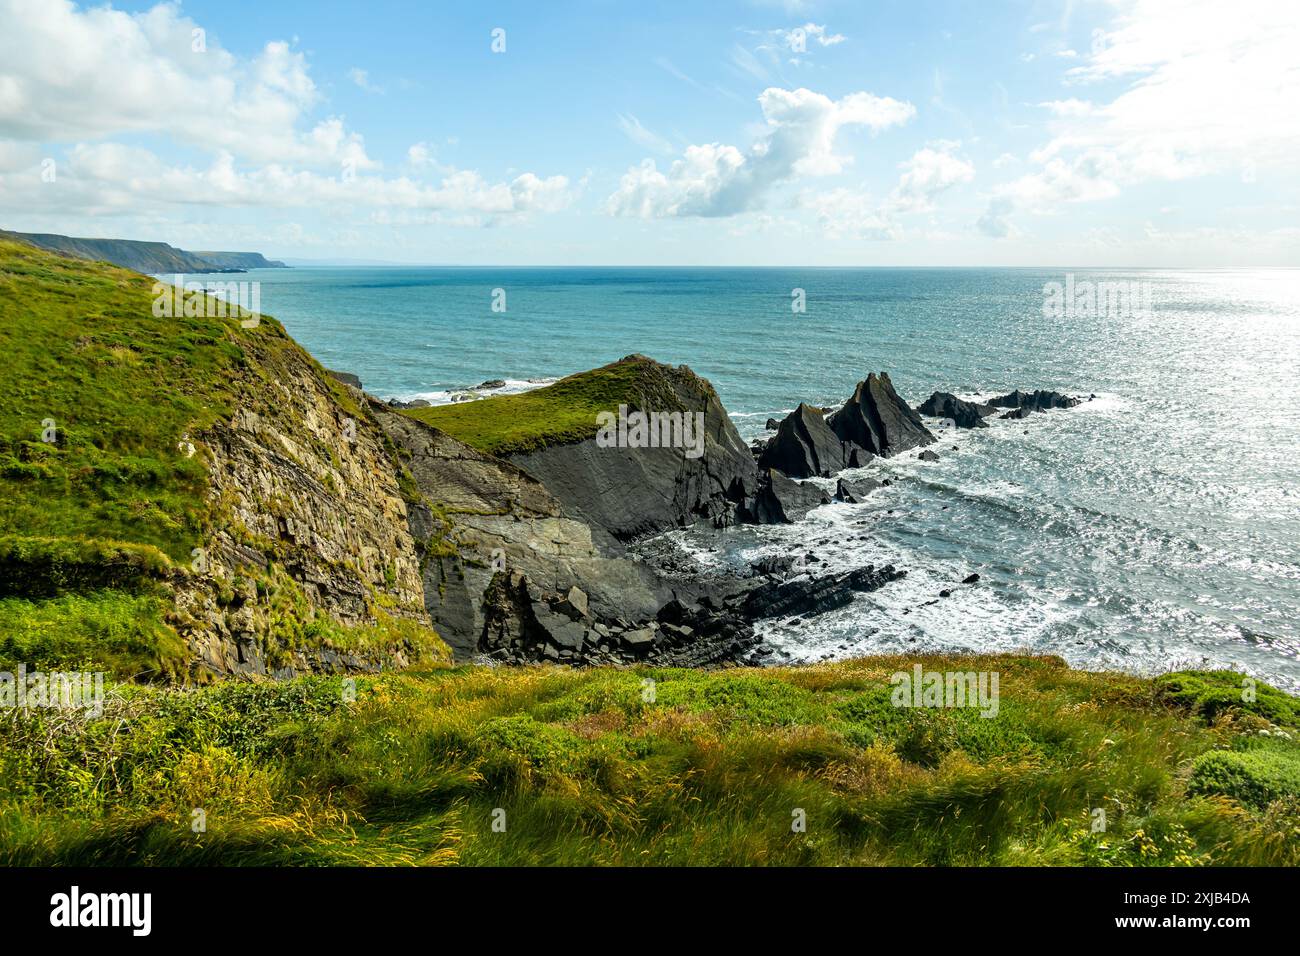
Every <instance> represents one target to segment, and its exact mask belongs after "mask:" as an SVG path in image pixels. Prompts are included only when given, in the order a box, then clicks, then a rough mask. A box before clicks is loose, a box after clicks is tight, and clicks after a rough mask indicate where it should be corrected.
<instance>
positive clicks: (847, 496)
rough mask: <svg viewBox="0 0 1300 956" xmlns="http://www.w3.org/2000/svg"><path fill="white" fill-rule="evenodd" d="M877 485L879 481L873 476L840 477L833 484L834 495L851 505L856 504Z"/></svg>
mask: <svg viewBox="0 0 1300 956" xmlns="http://www.w3.org/2000/svg"><path fill="white" fill-rule="evenodd" d="M879 487H881V485H880V482H878V481H876V479H874V478H857V479H853V480H850V479H848V478H841V479H840V480H839V481H838V482H837V483H836V485H835V497H836V498H838V499H839V500H840V501H845V502H848V503H849V504H851V505H853V504H858V503H860V502H862V501H865V500H866V497H867V495H869V494H870V493H871V492H873V491H875V490H876V489H877V488H879Z"/></svg>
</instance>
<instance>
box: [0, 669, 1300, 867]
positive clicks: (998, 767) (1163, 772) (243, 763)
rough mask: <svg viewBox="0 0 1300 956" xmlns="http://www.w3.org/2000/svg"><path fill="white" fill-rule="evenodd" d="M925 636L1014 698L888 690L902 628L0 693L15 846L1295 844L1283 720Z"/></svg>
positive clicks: (1063, 854)
mask: <svg viewBox="0 0 1300 956" xmlns="http://www.w3.org/2000/svg"><path fill="white" fill-rule="evenodd" d="M921 662H922V663H923V664H924V665H925V666H926V667H927V668H930V669H960V670H997V671H998V672H999V673H1000V679H1001V698H1000V703H1001V706H1000V710H999V713H998V716H997V717H995V718H992V719H985V718H980V717H978V716H976V715H974V714H973V712H971V711H964V710H926V711H912V710H906V709H899V708H895V707H892V706H891V705H890V704H889V702H888V701H889V692H890V689H891V688H890V685H889V683H888V681H889V675H890V674H891V673H893V672H895V671H898V670H906V669H908V668H910V667H911V665H912V664H913V663H915V659H913V658H906V659H905V658H901V657H892V658H889V657H880V658H864V659H860V660H854V661H845V662H839V663H835V664H825V665H816V666H811V667H802V668H782V669H767V670H732V671H713V672H704V671H690V670H656V669H644V668H642V669H633V670H620V669H608V668H602V669H592V670H587V671H573V670H568V669H560V668H550V667H529V668H515V669H494V668H483V667H461V668H455V669H447V670H441V671H433V672H428V673H406V674H389V675H382V676H377V677H373V678H364V679H358V681H357V684H356V695H355V699H354V700H349V699H348V695H347V694H346V690H347V687H346V685H345V684H344V683H343V682H342V681H341V680H340V679H338V678H310V679H303V680H299V681H295V682H291V683H282V684H229V683H228V684H223V685H218V686H216V687H212V688H207V689H203V690H199V691H190V692H179V691H169V690H164V689H151V688H139V687H128V688H123V689H120V690H118V691H117V692H116V693H115V694H114V695H112V699H111V701H110V703H109V706H108V708H107V711H106V713H105V715H104V717H103V718H101V719H99V720H90V719H86V718H83V717H79V716H77V715H75V714H73V713H70V712H42V711H32V712H28V713H24V714H17V713H13V712H11V713H9V714H7V715H5V714H0V863H5V864H20V865H22V864H63V865H73V864H91V865H95V864H226V865H237V864H257V865H295V864H326V865H333V864H353V865H355V864H365V865H428V864H456V863H458V864H463V865H521V864H524V865H526V864H581V865H585V864H598V865H614V864H625V865H642V864H689V865H709V864H746V865H748V864H766V865H793V864H816V865H841V864H848V865H880V864H883V865H916V864H944V865H988V864H1002V865H1080V864H1085V865H1135V864H1153V865H1207V864H1223V865H1227V864H1247V865H1249V864H1281V865H1296V864H1297V863H1300V839H1297V837H1300V781H1298V780H1297V778H1296V775H1295V772H1294V768H1295V762H1296V759H1297V753H1298V752H1300V751H1298V749H1297V748H1298V745H1297V743H1296V742H1295V740H1294V734H1295V730H1296V728H1295V727H1294V725H1288V726H1287V727H1278V726H1276V725H1270V724H1269V723H1268V722H1267V721H1266V720H1265V719H1264V718H1262V717H1260V716H1259V715H1258V714H1257V713H1253V712H1252V711H1251V710H1250V709H1249V707H1247V706H1242V707H1231V708H1224V709H1223V710H1222V711H1221V712H1220V713H1219V714H1218V715H1217V716H1216V718H1215V719H1214V720H1213V721H1208V720H1207V719H1205V717H1204V716H1203V715H1202V714H1198V713H1197V712H1196V710H1195V708H1194V707H1192V706H1188V705H1186V704H1185V703H1179V702H1172V701H1170V700H1168V699H1166V698H1165V697H1164V696H1162V694H1161V683H1160V682H1159V681H1152V680H1149V679H1142V678H1137V677H1131V676H1126V675H1119V674H1099V673H1088V672H1082V671H1073V670H1070V669H1068V668H1067V667H1065V666H1064V664H1063V663H1062V662H1060V661H1059V660H1058V659H1054V658H1026V657H1012V656H1002V657H974V658H971V657H960V658H954V657H926V658H922V659H921ZM1215 679H1216V680H1218V679H1222V680H1227V679H1230V678H1229V677H1228V676H1227V675H1218V676H1215ZM651 681H652V682H653V683H652V684H651V683H649V682H651ZM1260 686H1261V687H1262V686H1264V685H1260ZM650 688H652V689H653V694H651V693H648V690H649V689H650ZM1270 690H1271V689H1270ZM123 727H129V728H130V732H129V733H124V732H123V731H122V728H123ZM1262 729H1267V730H1268V731H1269V733H1270V735H1269V736H1267V737H1263V736H1259V735H1258V732H1259V731H1260V730H1262ZM1284 734H1290V735H1291V738H1292V739H1288V737H1287V736H1284ZM1225 760H1226V761H1228V763H1229V764H1230V765H1231V766H1229V767H1228V768H1227V769H1225V766H1224V761H1225ZM1234 760H1236V761H1237V762H1238V763H1237V764H1231V762H1232V761H1234ZM196 809H202V810H203V811H204V813H205V815H206V831H205V832H202V833H196V832H194V830H193V828H192V825H191V824H192V821H193V819H194V816H193V814H194V811H195V810H196ZM1098 809H1100V810H1104V811H1105V816H1106V821H1107V826H1106V829H1105V831H1104V832H1093V827H1092V825H1091V824H1092V822H1093V820H1094V819H1095V811H1096V810H1098ZM797 811H802V814H803V815H804V817H805V818H806V821H807V828H806V831H804V832H795V831H794V830H792V827H791V823H792V820H793V819H794V814H795V813H796V812H797ZM501 820H504V824H505V829H504V832H500V831H499V828H494V822H497V823H499V822H500V821H501Z"/></svg>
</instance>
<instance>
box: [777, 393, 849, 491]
mask: <svg viewBox="0 0 1300 956" xmlns="http://www.w3.org/2000/svg"><path fill="white" fill-rule="evenodd" d="M850 454H853V457H854V460H857V461H860V462H861V464H865V463H866V458H869V457H870V455H868V454H867V453H866V452H865V450H863V449H860V448H857V446H852V447H850V446H848V445H846V444H845V443H844V442H842V441H840V439H839V437H838V436H837V435H836V434H835V433H834V432H833V431H831V429H830V426H828V425H827V424H826V419H825V417H823V415H822V412H821V409H819V408H814V407H813V406H811V405H808V404H804V403H800V405H799V407H798V408H796V409H795V410H794V411H793V412H791V413H790V414H789V415H787V416H786V417H785V418H784V419H783V420H782V421H781V424H780V425H778V426H777V431H776V435H775V436H774V437H773V438H772V440H771V441H769V442H768V443H767V445H766V446H765V447H764V449H763V452H762V454H761V455H760V456H759V458H758V467H759V468H760V469H763V468H775V469H777V470H778V471H782V472H785V474H787V475H788V476H790V477H791V478H812V477H822V478H829V477H830V476H831V475H833V474H835V473H836V472H837V471H839V470H840V469H842V468H844V467H845V466H846V465H847V463H848V460H849V456H850ZM855 467H860V465H858V466H855Z"/></svg>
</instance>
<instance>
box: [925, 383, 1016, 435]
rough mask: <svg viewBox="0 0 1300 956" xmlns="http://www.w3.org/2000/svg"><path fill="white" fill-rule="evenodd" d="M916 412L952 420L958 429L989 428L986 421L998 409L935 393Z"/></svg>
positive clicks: (947, 393)
mask: <svg viewBox="0 0 1300 956" xmlns="http://www.w3.org/2000/svg"><path fill="white" fill-rule="evenodd" d="M916 410H917V411H918V412H920V413H921V414H922V415H932V416H934V417H935V418H950V419H952V420H953V421H954V422H956V423H957V427H958V428H988V427H989V424H988V422H986V421H984V419H985V418H986V417H988V416H989V415H992V414H993V413H994V412H996V411H997V408H996V406H993V405H981V404H979V403H978V402H968V401H966V400H965V399H961V398H958V397H957V396H956V395H954V394H952V393H951V392H935V393H934V394H933V395H931V396H930V397H929V398H927V399H926V400H925V401H924V402H922V403H921V404H920V405H918V406H917V408H916Z"/></svg>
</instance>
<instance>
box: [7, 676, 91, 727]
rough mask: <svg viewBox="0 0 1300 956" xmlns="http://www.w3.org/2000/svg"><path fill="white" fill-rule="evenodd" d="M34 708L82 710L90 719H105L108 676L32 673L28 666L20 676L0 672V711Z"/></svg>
mask: <svg viewBox="0 0 1300 956" xmlns="http://www.w3.org/2000/svg"><path fill="white" fill-rule="evenodd" d="M33 707H47V708H52V709H60V710H74V709H80V710H84V711H85V712H86V715H87V716H89V717H102V716H103V714H104V673H103V671H98V672H95V673H90V672H86V673H64V672H62V671H53V672H50V673H46V672H44V671H31V672H28V670H27V665H26V664H19V665H18V673H17V674H14V673H12V672H10V671H0V708H5V709H8V710H13V709H15V708H16V709H18V710H27V709H29V708H33Z"/></svg>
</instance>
